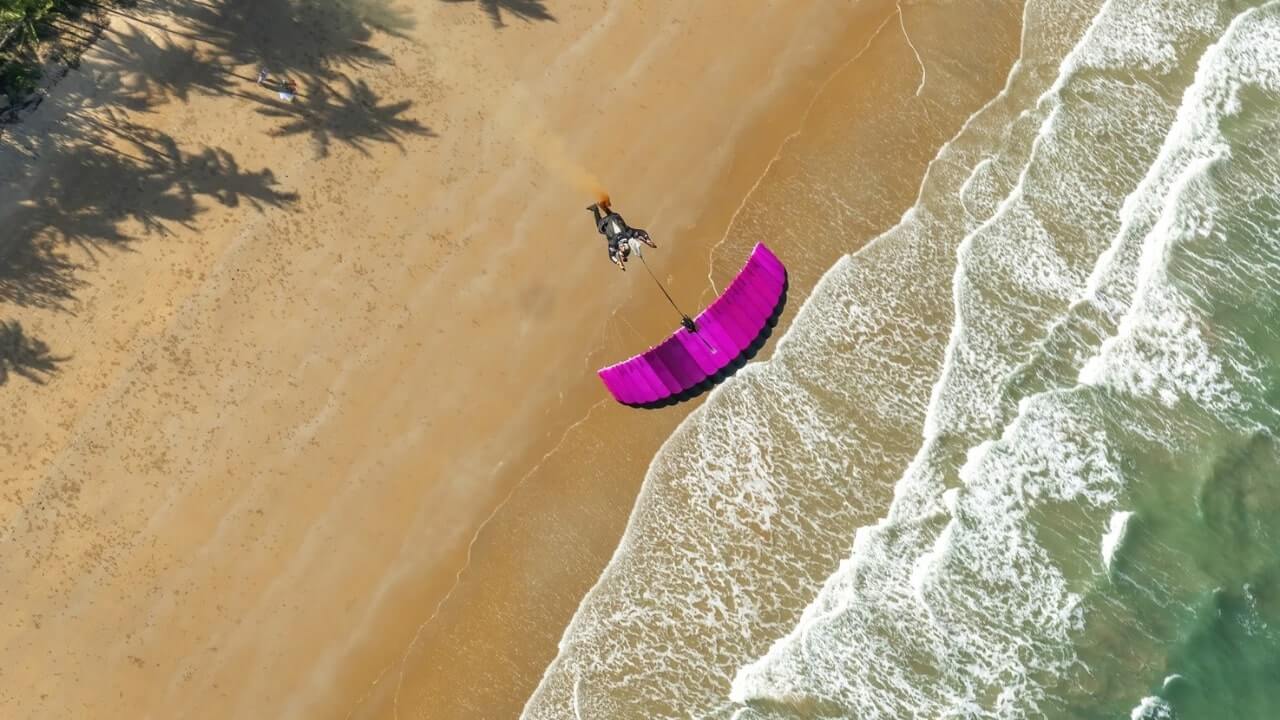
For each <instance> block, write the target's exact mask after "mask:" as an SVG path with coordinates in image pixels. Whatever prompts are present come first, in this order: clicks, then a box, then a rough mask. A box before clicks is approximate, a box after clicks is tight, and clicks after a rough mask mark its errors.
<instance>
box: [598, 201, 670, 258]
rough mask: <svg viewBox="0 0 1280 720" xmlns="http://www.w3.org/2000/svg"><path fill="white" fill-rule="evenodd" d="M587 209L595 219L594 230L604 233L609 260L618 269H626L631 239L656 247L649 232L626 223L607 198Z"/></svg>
mask: <svg viewBox="0 0 1280 720" xmlns="http://www.w3.org/2000/svg"><path fill="white" fill-rule="evenodd" d="M587 210H589V211H591V214H592V216H593V217H595V219H596V230H598V231H599V232H600V234H601V235H604V238H605V240H606V241H607V242H608V244H609V262H612V263H613V264H615V265H617V266H618V269H619V270H622V271H624V272H625V271H626V269H627V259H628V258H629V257H630V256H631V242H630V241H631V240H639V241H640V242H642V243H644V244H645V245H648V246H649V247H651V248H656V247H658V246H657V245H656V244H654V242H653V240H651V239H650V238H649V233H647V232H645V231H644V230H641V229H639V228H633V227H631V226H629V225H627V221H625V220H623V219H622V216H621V215H619V214H618V213H616V212H614V211H613V208H611V207H609V201H608V200H604V201H602V202H599V203H595V204H593V205H589V206H587Z"/></svg>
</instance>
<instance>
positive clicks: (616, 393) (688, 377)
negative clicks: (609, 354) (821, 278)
mask: <svg viewBox="0 0 1280 720" xmlns="http://www.w3.org/2000/svg"><path fill="white" fill-rule="evenodd" d="M787 284H788V283H787V269H786V267H784V266H783V264H782V261H780V260H778V257H777V256H776V255H774V254H773V252H772V251H771V250H769V248H767V247H765V245H764V243H757V244H756V246H755V248H754V249H753V250H752V251H751V255H750V257H748V258H747V263H746V265H744V266H743V268H742V270H741V271H740V272H739V273H738V275H737V276H736V277H734V279H733V281H732V282H730V283H729V286H728V287H727V288H725V290H724V292H723V293H721V294H720V296H719V297H717V298H716V299H715V300H714V301H713V302H712V303H711V305H709V306H708V307H707V309H706V310H703V311H702V312H701V313H700V314H699V315H698V316H697V318H695V319H694V320H693V323H692V325H693V328H692V329H691V328H690V327H689V324H685V325H684V327H681V328H680V329H679V330H676V331H675V333H674V334H672V335H671V336H670V337H668V338H667V339H666V340H663V341H662V342H661V343H658V344H657V345H654V346H653V347H651V348H649V349H648V350H646V351H644V352H643V353H640V354H639V355H636V356H635V357H632V358H629V359H627V360H624V361H622V362H620V363H617V364H616V365H610V366H609V367H605V368H601V369H600V370H598V371H596V374H598V375H599V376H600V379H601V380H602V381H604V386H605V387H606V388H608V390H609V392H610V393H612V394H613V397H614V398H615V399H616V400H617V401H618V402H620V403H623V404H624V405H630V406H633V407H646V408H652V407H663V406H666V405H671V404H674V403H677V402H681V401H684V400H688V399H689V398H692V397H695V396H697V395H699V394H701V393H703V392H705V391H706V390H708V389H710V388H711V387H713V386H714V385H716V384H717V383H719V382H720V381H721V380H724V379H725V378H726V377H728V376H729V375H731V374H733V373H734V372H735V371H736V370H737V369H738V368H740V367H742V365H743V364H745V363H746V361H747V360H749V359H750V358H751V357H752V356H754V355H755V353H756V352H757V351H759V349H760V348H761V347H763V346H764V343H765V341H766V340H768V338H769V335H770V333H771V332H772V330H773V327H774V325H776V324H777V322H778V317H779V316H780V315H781V314H782V309H783V307H784V306H785V305H786V300H787Z"/></svg>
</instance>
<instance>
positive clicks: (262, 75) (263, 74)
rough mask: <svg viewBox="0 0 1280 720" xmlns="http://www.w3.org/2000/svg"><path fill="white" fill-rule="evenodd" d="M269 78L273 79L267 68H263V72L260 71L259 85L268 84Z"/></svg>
mask: <svg viewBox="0 0 1280 720" xmlns="http://www.w3.org/2000/svg"><path fill="white" fill-rule="evenodd" d="M269 77H271V73H269V72H267V69H266V68H262V69H261V70H259V71H258V84H259V85H263V84H265V83H266V82H267V78H269Z"/></svg>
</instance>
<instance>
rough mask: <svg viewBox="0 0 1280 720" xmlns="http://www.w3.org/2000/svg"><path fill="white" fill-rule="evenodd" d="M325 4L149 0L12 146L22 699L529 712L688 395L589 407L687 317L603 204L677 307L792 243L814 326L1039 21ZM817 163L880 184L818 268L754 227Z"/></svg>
mask: <svg viewBox="0 0 1280 720" xmlns="http://www.w3.org/2000/svg"><path fill="white" fill-rule="evenodd" d="M335 2H337V5H338V6H339V7H342V8H345V9H346V12H345V14H342V13H337V14H321V15H319V16H318V17H316V18H302V20H303V21H298V20H297V18H296V17H295V16H294V15H293V14H292V13H291V12H290V11H289V7H290V5H289V3H288V2H286V1H285V0H259V2H257V3H254V4H244V3H228V5H231V6H233V8H234V9H235V10H236V12H229V11H228V9H227V8H226V7H224V5H223V4H222V3H219V2H216V1H215V0H186V1H185V2H178V1H175V2H155V3H142V4H140V6H139V7H138V8H136V9H134V10H131V11H126V14H122V15H119V16H117V17H115V18H114V20H113V24H112V26H111V27H110V28H109V30H108V31H107V32H106V33H105V35H104V37H103V39H102V40H101V41H100V42H99V43H98V45H97V46H96V47H95V48H94V49H93V50H91V51H90V52H89V53H88V54H87V55H86V57H85V59H84V62H83V63H82V65H81V67H80V68H79V69H78V70H76V71H73V72H72V73H71V74H70V75H68V77H67V78H66V79H65V80H63V81H62V82H61V83H60V84H59V85H57V86H56V87H55V88H54V89H53V91H52V93H51V95H50V97H49V98H48V99H47V100H46V101H45V102H44V103H43V105H42V106H41V107H40V108H39V109H38V110H37V111H36V112H35V113H33V114H32V115H30V116H28V117H27V118H26V120H25V121H24V123H23V124H21V125H19V126H15V127H14V128H11V129H10V130H7V131H6V135H5V136H4V140H3V146H2V147H0V190H3V194H2V195H0V227H7V228H17V230H15V231H13V232H14V233H15V234H14V236H13V237H10V238H6V239H5V242H6V243H8V244H9V247H8V249H6V250H4V252H7V253H8V258H9V260H10V265H9V267H16V268H19V269H18V270H5V271H4V272H5V274H4V275H3V276H2V277H0V283H3V285H0V292H3V294H0V300H2V301H3V307H0V319H3V320H5V321H8V322H12V323H18V324H19V325H7V326H6V327H8V328H10V335H12V334H13V332H14V331H13V328H15V327H20V331H21V333H22V334H23V336H24V337H26V338H28V340H26V341H24V342H26V343H27V345H25V346H24V347H37V345H36V344H38V343H44V344H45V345H46V346H47V352H45V353H43V355H41V357H43V358H45V359H46V361H45V365H44V366H42V367H47V368H48V370H49V371H45V370H41V369H39V367H36V364H33V363H28V366H27V367H26V368H25V375H23V374H18V373H16V372H10V373H9V374H8V376H7V380H6V381H5V382H4V384H3V385H0V394H3V395H4V399H5V402H6V407H7V408H8V414H7V417H6V422H5V423H4V425H3V426H2V427H0V449H2V450H3V452H4V454H5V455H4V456H5V458H7V459H8V460H9V462H8V463H7V467H6V468H5V470H4V477H3V497H4V500H5V502H4V503H3V505H0V510H2V511H3V513H4V528H5V530H4V536H3V541H4V543H5V546H6V549H5V551H4V558H5V562H4V563H3V566H2V570H0V573H2V574H0V583H3V587H5V588H6V590H5V593H4V595H3V605H0V608H2V609H3V613H4V617H5V618H6V622H5V623H4V624H3V626H2V629H0V668H3V673H4V677H5V682H4V683H3V687H4V688H5V690H4V691H3V692H4V693H5V695H4V696H3V697H0V702H2V703H3V704H4V706H5V707H6V708H11V709H12V712H13V714H12V715H11V716H12V717H122V718H126V717H127V718H143V717H151V718H176V717H183V718H228V717H236V718H343V717H348V716H350V717H361V718H381V717H405V718H408V717H415V718H486V717H492V718H506V717H514V716H515V715H516V714H517V713H518V711H519V708H520V706H521V705H522V704H523V702H524V700H525V698H527V696H528V694H529V692H531V691H532V689H533V688H534V686H535V685H536V683H537V680H538V678H539V676H540V675H541V673H542V671H543V669H544V668H545V667H546V665H547V663H548V662H549V661H550V660H551V659H552V658H553V657H554V655H555V644H556V641H557V640H558V639H559V637H560V634H561V633H562V632H563V629H564V626H565V624H566V623H567V621H568V619H569V617H570V616H571V615H572V612H573V610H574V608H575V607H576V606H577V604H578V601H579V600H580V599H581V597H582V595H583V593H584V592H586V590H587V589H588V588H589V587H590V585H591V584H592V583H593V582H594V580H595V578H596V577H597V576H598V575H599V572H600V570H601V569H602V568H603V567H604V565H605V563H606V562H607V560H608V558H609V556H610V554H611V553H612V552H613V549H614V547H615V546H616V544H617V541H618V538H619V536H620V535H621V532H622V529H623V526H624V524H625V520H626V517H627V514H628V512H629V510H630V507H631V505H632V502H633V501H634V498H635V494H636V492H637V490H638V487H639V484H640V481H641V479H642V477H643V471H644V468H645V467H646V466H647V464H648V462H649V459H650V458H651V457H652V455H653V453H654V452H655V450H656V449H657V447H658V445H659V444H660V443H661V441H662V439H663V438H664V437H666V435H667V434H668V433H669V432H670V431H671V429H672V428H673V427H674V426H675V424H676V423H677V422H678V421H679V419H680V418H681V417H683V415H684V413H686V412H687V411H688V410H689V407H678V408H672V409H667V410H663V411H661V412H640V411H634V410H629V409H626V408H622V407H619V406H617V405H615V404H613V403H612V402H611V401H607V400H606V399H605V396H604V393H603V390H602V388H601V387H600V386H599V383H598V381H597V380H596V378H595V377H594V372H593V370H594V368H595V367H597V366H599V365H601V364H605V363H607V362H612V361H615V360H617V359H619V358H620V357H623V356H625V355H626V354H630V353H633V352H636V351H638V350H640V349H643V345H644V344H645V343H646V342H648V341H651V340H652V339H654V338H657V337H660V336H661V335H662V334H664V333H665V332H669V331H670V329H671V327H672V324H673V323H672V314H671V311H670V310H669V308H666V307H665V306H664V305H663V304H662V303H664V302H665V301H663V300H662V298H661V296H660V295H659V294H658V293H657V291H656V290H654V289H653V287H652V286H651V285H650V284H649V283H650V281H649V279H648V278H647V277H646V276H645V275H643V273H642V271H640V268H633V271H632V272H629V273H627V274H626V275H622V274H620V273H618V272H617V271H616V270H615V269H614V268H613V267H612V266H611V265H610V264H609V263H608V261H607V259H606V256H605V250H604V247H603V242H602V241H601V240H600V239H599V237H598V236H596V235H595V234H594V232H593V229H592V227H591V224H590V222H589V217H590V216H589V215H588V214H587V213H586V212H585V211H584V209H583V208H584V206H585V205H586V204H587V203H588V202H590V201H592V200H593V199H594V197H593V195H594V194H595V193H597V192H599V191H601V190H605V191H607V192H609V193H610V194H611V195H612V197H613V199H614V201H615V205H616V207H617V208H618V209H619V210H620V211H622V212H623V213H624V215H626V217H627V218H628V220H630V221H632V222H633V224H635V225H637V226H641V227H646V228H647V229H648V230H650V232H651V233H652V234H653V237H654V238H655V239H656V240H657V242H658V243H659V245H660V249H659V250H658V251H656V252H653V253H650V255H649V257H650V258H651V260H653V261H654V269H655V271H657V272H659V274H660V275H662V276H663V277H664V278H665V279H666V280H667V281H668V282H669V288H670V289H671V290H672V292H673V293H674V294H676V295H677V297H681V298H684V299H685V301H686V303H688V304H690V305H693V304H696V302H697V301H699V300H704V301H705V299H706V298H707V297H708V292H709V291H708V289H707V286H708V278H707V269H708V262H713V263H714V264H713V268H714V272H713V273H712V277H713V279H714V280H715V281H716V282H720V283H722V282H723V281H724V279H726V278H727V277H729V276H730V275H731V274H732V272H733V271H734V270H735V269H736V266H737V265H738V264H739V263H740V262H741V257H742V256H743V255H744V253H745V251H744V248H747V247H749V245H750V244H751V243H753V242H754V241H755V240H757V239H765V240H769V241H770V242H771V244H774V245H775V249H778V250H779V252H780V254H781V255H783V257H784V259H785V258H786V257H787V256H788V252H790V253H791V254H792V255H795V256H797V257H799V256H802V257H803V260H802V261H801V262H800V263H799V264H798V265H797V266H796V267H795V271H796V273H797V275H796V277H797V281H796V282H793V290H792V300H791V305H790V307H789V309H788V316H789V315H791V314H792V313H794V310H795V308H796V307H797V306H798V304H799V302H800V300H801V299H802V297H803V292H804V291H805V290H806V289H807V287H808V286H810V285H811V284H812V283H813V282H814V281H815V280H816V279H817V276H818V274H819V273H820V272H821V270H822V269H824V268H825V267H826V266H827V265H829V264H830V262H831V261H833V260H834V259H835V258H836V257H837V256H838V254H839V253H840V252H847V251H849V250H852V249H855V248H856V247H858V246H859V245H860V244H861V243H863V242H865V241H866V240H867V239H868V238H870V237H872V236H874V234H876V233H877V232H879V231H882V230H883V229H885V228H887V227H888V226H890V225H892V223H893V222H895V221H896V219H897V217H898V216H899V215H900V214H901V212H902V211H903V210H905V209H906V208H907V207H908V206H909V205H910V203H911V201H912V199H913V197H914V193H915V189H916V188H917V187H918V185H919V180H920V177H921V174H922V173H923V171H924V167H925V164H926V163H927V162H928V160H929V159H930V158H931V157H932V156H933V154H934V152H935V151H936V149H937V147H938V146H939V145H940V144H941V143H942V142H944V141H945V140H946V139H947V138H948V137H950V135H952V134H954V132H955V130H956V129H957V128H958V127H959V125H960V123H961V122H963V120H964V118H965V117H966V116H967V115H968V114H969V113H970V112H972V111H973V110H974V109H976V107H977V106H978V105H980V104H981V102H982V101H983V100H985V99H986V98H987V97H989V96H990V95H991V94H993V93H994V92H995V91H996V90H998V88H999V85H1000V84H1001V82H1002V81H1003V77H1004V73H1005V72H1006V71H1007V68H1008V65H1009V63H1010V62H1011V61H1012V59H1013V57H1014V52H1015V51H1016V37H1017V26H1016V20H1017V17H1016V13H1017V9H1016V8H996V9H987V10H986V11H985V14H981V13H973V12H972V10H971V8H969V7H967V5H966V6H965V7H954V6H953V7H952V8H951V9H950V10H948V9H947V7H946V6H943V8H942V9H938V10H931V9H914V8H910V7H909V8H908V9H907V10H906V11H905V12H904V13H903V14H902V16H901V17H899V16H897V15H896V14H895V13H896V5H895V4H894V3H891V2H879V1H877V2H865V3H861V4H852V5H851V4H847V3H825V2H814V3H792V2H773V3H759V4H753V5H752V6H750V9H747V6H746V5H744V4H743V3H737V2H729V1H728V0H725V1H724V2H707V3H698V4H696V5H693V6H691V4H690V3H686V2H678V1H676V0H650V1H646V2H639V3H608V4H605V3H601V4H598V5H593V6H590V7H567V6H566V7H560V6H559V5H554V4H542V3H537V2H522V3H504V2H489V1H488V0H482V1H481V2H438V1H434V0H432V1H427V0H423V1H422V2H417V3H402V4H400V5H399V6H397V5H396V4H395V3H387V2H379V1H377V0H343V1H342V2H338V0H335ZM961 5H965V4H961ZM512 7H515V8H524V15H525V16H524V17H521V16H520V14H518V13H513V12H512V11H511V10H509V9H507V8H512ZM352 18H354V20H352ZM495 18H496V21H495ZM993 20H996V21H997V22H995V23H994V24H990V23H991V22H992V21H993ZM900 21H903V24H902V27H912V28H915V30H913V32H912V33H911V34H910V35H909V36H908V35H907V34H904V33H902V32H901V30H900V29H899V22H900ZM498 22H500V23H501V25H498V24H497V23H498ZM979 22H982V23H986V24H985V25H984V27H985V28H986V30H985V32H987V33H989V35H988V36H987V37H984V38H983V41H982V42H981V43H975V44H974V47H972V48H965V49H964V52H967V53H968V55H966V56H965V57H964V58H963V59H964V64H963V65H959V64H957V60H956V58H957V57H958V56H957V55H955V51H954V48H956V47H963V44H962V43H959V42H956V40H955V34H956V33H960V37H973V36H974V35H973V33H972V28H967V29H966V26H965V23H972V24H977V23H979ZM907 23H910V24H909V25H908V24H907ZM388 31H390V32H388ZM966 33H967V34H966ZM908 37H910V40H911V41H912V42H911V43H908V42H907V39H908ZM912 45H914V47H912ZM979 46H981V47H979ZM944 48H946V52H944ZM254 51H256V52H257V53H258V55H259V56H264V55H270V56H271V57H267V58H261V57H255V56H254ZM326 53H327V55H326ZM947 53H951V54H947ZM272 57H274V59H275V61H276V65H278V66H281V67H280V68H278V69H287V70H293V71H294V72H293V75H295V76H296V77H298V78H299V79H300V80H301V93H302V95H301V97H299V98H298V100H297V101H295V102H294V103H285V102H282V101H280V100H279V99H277V98H276V96H275V95H274V94H273V93H272V92H271V91H269V90H268V89H266V88H261V87H259V86H257V85H256V84H255V83H254V82H253V77H254V75H255V74H256V70H257V65H258V64H259V63H261V62H266V63H267V64H268V66H270V65H271V64H272V62H271V58H272ZM917 58H919V60H918V59H917ZM920 61H923V62H924V64H925V66H926V67H927V68H928V73H929V74H928V75H927V78H928V82H926V83H925V84H924V85H923V86H921V85H920V80H921V74H920V69H921V68H920ZM931 63H936V65H932V66H931ZM959 67H964V68H966V70H965V72H967V73H972V75H958V74H957V73H958V72H959V70H958V68H959ZM788 137H790V138H791V140H790V141H787V139H788ZM833 146H838V147H840V148H842V150H840V153H841V154H840V156H839V160H840V168H842V169H845V170H848V171H850V172H851V173H858V174H860V176H861V177H862V178H863V179H864V180H863V181H864V182H865V185H866V188H867V189H866V195H865V198H866V204H865V205H864V206H863V207H862V209H861V210H860V212H859V213H857V215H856V217H855V218H851V222H850V231H849V234H848V236H847V237H845V238H841V239H840V240H839V242H833V243H830V244H828V245H821V246H819V247H818V248H817V249H816V250H813V249H812V248H807V249H806V248H805V247H803V246H802V245H800V244H799V241H798V240H797V239H796V238H802V237H804V233H803V223H804V220H803V216H801V219H800V220H799V221H797V220H795V216H794V215H792V216H790V219H788V220H786V221H785V225H784V221H783V220H782V219H778V220H775V221H772V222H773V224H771V221H770V220H769V218H770V217H771V214H770V211H771V209H776V208H777V207H779V206H780V205H782V204H790V203H800V204H803V203H805V202H811V203H812V204H813V206H812V207H813V209H814V210H817V209H819V206H820V202H819V200H817V199H806V198H803V197H788V196H787V187H788V178H789V177H790V176H792V175H794V174H795V173H799V172H804V171H805V168H807V167H812V164H813V163H815V162H820V160H821V159H822V158H828V159H829V158H830V153H831V148H832V147H833ZM766 170H767V171H768V172H766ZM731 222H732V223H733V224H732V225H731ZM796 222H799V223H800V227H797V226H796ZM730 229H732V230H733V231H734V232H729V230H730ZM774 236H777V238H778V239H777V241H776V243H775V242H774V241H773V240H772V239H771V238H773V237H774ZM788 238H790V239H788ZM713 248H714V252H713ZM802 251H803V252H802ZM784 323H785V320H784ZM11 354H12V353H11ZM22 356H23V357H26V358H30V357H31V356H32V353H31V352H26V353H25V354H22ZM28 376H29V377H28ZM29 378H34V379H35V380H32V379H29Z"/></svg>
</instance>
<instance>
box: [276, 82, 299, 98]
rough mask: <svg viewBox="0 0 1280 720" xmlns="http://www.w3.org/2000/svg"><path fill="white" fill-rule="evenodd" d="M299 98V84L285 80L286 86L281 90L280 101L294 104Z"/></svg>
mask: <svg viewBox="0 0 1280 720" xmlns="http://www.w3.org/2000/svg"><path fill="white" fill-rule="evenodd" d="M297 96H298V84H297V83H295V82H294V81H292V80H285V81H284V85H283V86H281V88H280V99H281V100H284V101H285V102H293V99H294V98H295V97H297Z"/></svg>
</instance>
